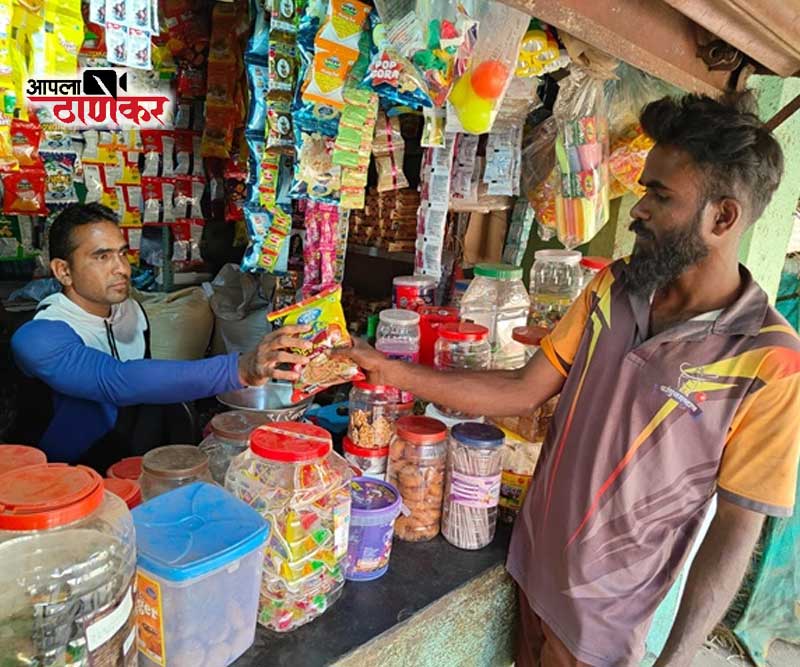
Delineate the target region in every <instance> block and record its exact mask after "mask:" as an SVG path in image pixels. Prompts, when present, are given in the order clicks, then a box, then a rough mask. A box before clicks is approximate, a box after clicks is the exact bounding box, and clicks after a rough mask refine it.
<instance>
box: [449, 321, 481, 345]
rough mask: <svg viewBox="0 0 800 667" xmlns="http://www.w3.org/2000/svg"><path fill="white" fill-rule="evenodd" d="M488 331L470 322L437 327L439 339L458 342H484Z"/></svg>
mask: <svg viewBox="0 0 800 667" xmlns="http://www.w3.org/2000/svg"><path fill="white" fill-rule="evenodd" d="M488 337H489V330H488V329H487V328H486V327H484V326H481V325H480V324H473V323H472V322H451V323H449V324H443V325H442V326H441V327H439V338H444V339H445V340H455V341H459V342H468V341H479V340H486V339H487V338H488Z"/></svg>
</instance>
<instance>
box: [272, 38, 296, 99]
mask: <svg viewBox="0 0 800 667" xmlns="http://www.w3.org/2000/svg"><path fill="white" fill-rule="evenodd" d="M296 73H297V54H296V50H295V47H294V46H292V45H291V44H287V43H285V42H273V43H272V44H270V47H269V90H270V92H272V91H276V90H283V91H286V92H291V91H293V90H294V83H295V76H296Z"/></svg>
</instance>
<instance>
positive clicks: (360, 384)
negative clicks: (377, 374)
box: [353, 380, 388, 392]
mask: <svg viewBox="0 0 800 667" xmlns="http://www.w3.org/2000/svg"><path fill="white" fill-rule="evenodd" d="M353 386H354V387H355V388H356V389H363V390H364V391H376V392H377V391H380V392H384V391H386V390H387V389H388V387H387V386H386V385H385V384H370V383H369V382H366V381H364V380H358V381H356V382H354V383H353Z"/></svg>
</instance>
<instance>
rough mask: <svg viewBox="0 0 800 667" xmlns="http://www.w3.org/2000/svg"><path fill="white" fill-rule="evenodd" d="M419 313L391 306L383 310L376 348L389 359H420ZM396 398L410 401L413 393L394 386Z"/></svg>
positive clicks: (411, 360) (410, 360)
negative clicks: (399, 389)
mask: <svg viewBox="0 0 800 667" xmlns="http://www.w3.org/2000/svg"><path fill="white" fill-rule="evenodd" d="M419 343H420V331H419V313H415V312H413V311H410V310H400V309H397V308H391V309H388V310H382V311H381V313H380V321H379V322H378V333H377V337H376V339H375V349H376V350H378V352H381V353H383V355H384V356H385V357H386V358H387V359H398V360H400V361H408V362H410V363H413V364H416V363H417V362H418V361H419ZM392 391H393V393H394V394H395V396H396V400H397V401H399V402H400V403H408V402H409V401H413V400H414V396H413V394H410V393H408V392H407V391H398V390H397V389H394V388H393V390H392Z"/></svg>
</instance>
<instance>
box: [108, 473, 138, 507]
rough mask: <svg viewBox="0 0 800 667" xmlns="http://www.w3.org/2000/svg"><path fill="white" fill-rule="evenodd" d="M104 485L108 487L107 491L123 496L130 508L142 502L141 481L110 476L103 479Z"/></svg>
mask: <svg viewBox="0 0 800 667" xmlns="http://www.w3.org/2000/svg"><path fill="white" fill-rule="evenodd" d="M103 485H104V486H105V487H106V491H108V492H109V493H113V494H114V495H115V496H118V497H120V498H122V500H123V501H124V502H125V504H126V505H127V506H128V509H130V510H132V509H133V508H134V507H136V506H137V505H141V504H142V489H141V487H140V486H139V482H134V481H133V480H132V479H117V478H116V477H108V478H106V479H104V480H103Z"/></svg>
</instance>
